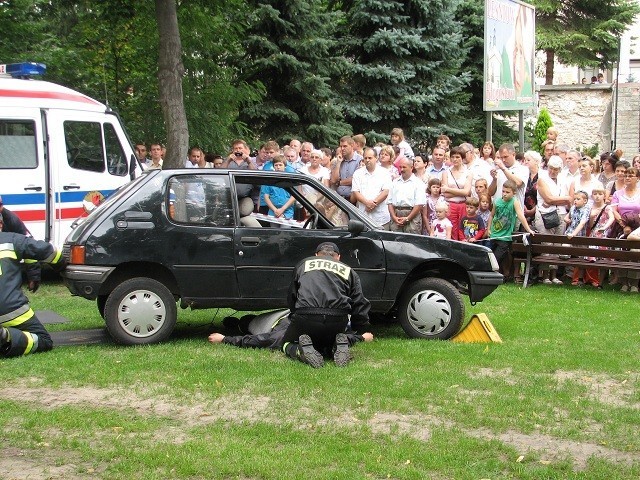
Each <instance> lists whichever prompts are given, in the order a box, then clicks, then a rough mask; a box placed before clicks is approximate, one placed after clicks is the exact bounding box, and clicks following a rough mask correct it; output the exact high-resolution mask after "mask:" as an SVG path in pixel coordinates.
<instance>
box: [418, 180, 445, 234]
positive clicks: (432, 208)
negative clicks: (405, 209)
mask: <svg viewBox="0 0 640 480" xmlns="http://www.w3.org/2000/svg"><path fill="white" fill-rule="evenodd" d="M440 185H441V183H440V179H439V178H436V177H434V178H431V179H430V180H429V183H428V184H427V204H426V205H425V206H424V207H423V208H426V209H427V217H428V219H429V223H428V225H431V222H433V221H434V220H435V219H436V206H437V205H438V203H440V202H445V199H444V196H443V195H442V194H441V193H440ZM428 232H431V227H429V230H428ZM427 234H428V233H427Z"/></svg>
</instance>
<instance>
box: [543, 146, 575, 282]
mask: <svg viewBox="0 0 640 480" xmlns="http://www.w3.org/2000/svg"><path fill="white" fill-rule="evenodd" d="M560 170H562V159H561V158H560V157H558V156H556V155H553V156H552V157H551V158H550V159H549V162H548V163H547V170H546V172H545V171H541V172H540V173H539V174H538V202H537V205H536V213H535V221H534V225H535V229H536V231H537V232H538V233H543V234H548V235H563V234H564V229H565V225H564V222H562V221H561V219H560V215H559V214H558V206H559V205H565V206H569V205H570V204H571V197H569V196H562V185H561V184H560V182H559V181H558V174H559V173H560ZM543 268H545V269H548V270H543ZM557 270H558V266H557V265H548V266H546V267H541V272H540V273H541V275H542V277H543V280H542V283H544V284H546V285H551V284H555V285H562V280H560V279H559V278H557V277H556V273H557Z"/></svg>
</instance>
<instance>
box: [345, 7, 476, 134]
mask: <svg viewBox="0 0 640 480" xmlns="http://www.w3.org/2000/svg"><path fill="white" fill-rule="evenodd" d="M457 3H458V2H455V1H453V2H452V1H428V0H392V1H386V0H357V1H355V2H353V5H352V6H351V7H350V8H349V10H348V14H347V23H346V27H345V29H346V30H347V35H346V38H345V39H344V42H343V44H344V46H345V51H344V56H345V58H346V59H348V64H347V68H346V76H345V78H343V79H341V84H340V87H341V89H342V92H343V95H344V102H343V103H344V105H345V106H346V110H345V115H346V117H347V120H348V121H349V123H351V125H352V126H353V130H354V131H355V132H362V133H366V134H367V136H368V137H369V138H371V139H372V140H374V141H375V140H383V141H387V142H388V141H389V133H390V131H391V129H392V128H394V127H401V128H403V129H404V130H405V133H406V134H407V135H408V137H409V138H410V139H411V140H412V141H413V142H415V143H428V144H431V143H433V141H434V140H435V137H436V136H437V135H438V134H440V133H443V132H447V133H448V134H455V133H461V132H462V131H463V130H464V128H465V125H466V121H465V117H466V115H465V114H466V111H465V108H466V105H467V103H468V100H469V95H468V94H467V93H465V91H464V88H465V87H466V86H467V85H468V83H469V80H470V76H469V74H468V73H466V72H462V71H461V68H460V67H461V65H462V62H463V60H464V57H465V54H466V52H465V50H464V48H463V45H462V41H463V36H462V32H461V26H460V22H458V21H457V20H456V19H455V16H454V13H455V7H456V5H457Z"/></svg>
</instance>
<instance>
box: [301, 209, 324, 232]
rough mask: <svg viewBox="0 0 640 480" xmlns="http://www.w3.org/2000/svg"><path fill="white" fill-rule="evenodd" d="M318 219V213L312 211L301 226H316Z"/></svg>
mask: <svg viewBox="0 0 640 480" xmlns="http://www.w3.org/2000/svg"><path fill="white" fill-rule="evenodd" d="M319 219H320V215H318V212H313V213H312V214H311V216H310V217H309V218H307V221H306V222H304V225H302V228H316V227H317V226H318V220H319Z"/></svg>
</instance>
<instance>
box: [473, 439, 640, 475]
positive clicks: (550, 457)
mask: <svg viewBox="0 0 640 480" xmlns="http://www.w3.org/2000/svg"><path fill="white" fill-rule="evenodd" d="M466 433H467V434H468V435H469V436H472V437H475V438H480V439H484V440H499V441H501V442H502V443H504V444H506V445H508V446H510V447H512V448H514V449H515V450H516V451H517V452H518V453H519V454H520V455H526V454H529V453H533V454H535V455H537V456H538V457H539V461H540V462H543V463H546V462H553V461H559V460H564V459H569V460H571V461H572V462H573V467H574V470H584V469H585V468H586V467H587V462H588V461H589V459H590V458H591V457H600V458H603V459H605V460H607V461H609V462H613V463H624V464H626V465H632V464H633V462H634V461H638V456H637V455H633V454H630V453H625V452H620V451H618V450H614V449H612V448H607V447H604V446H602V445H596V444H593V443H585V442H574V441H572V440H565V439H559V438H555V437H551V436H549V435H542V434H524V433H519V432H514V431H511V430H510V431H507V432H503V433H497V434H496V433H493V432H490V431H488V430H484V429H479V430H473V431H471V430H468V431H466Z"/></svg>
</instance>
